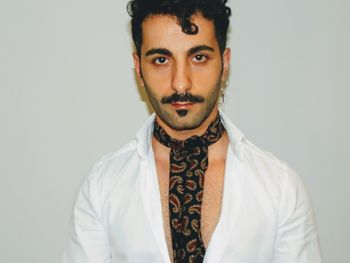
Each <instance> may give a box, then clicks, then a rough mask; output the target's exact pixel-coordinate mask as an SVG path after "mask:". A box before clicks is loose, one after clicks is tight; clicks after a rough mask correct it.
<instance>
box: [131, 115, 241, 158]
mask: <svg viewBox="0 0 350 263" xmlns="http://www.w3.org/2000/svg"><path fill="white" fill-rule="evenodd" d="M219 112H220V117H221V121H222V123H223V125H224V126H225V129H226V131H227V135H228V138H229V141H230V146H231V148H232V150H233V153H234V154H235V156H236V157H238V158H239V159H240V158H241V156H242V147H241V142H242V141H243V139H244V134H243V133H242V132H241V131H240V130H239V129H238V128H237V127H236V126H235V125H234V124H233V123H232V122H231V121H230V120H229V118H228V117H227V116H226V114H225V113H224V112H223V111H222V110H221V109H220V110H219ZM155 116H156V115H155V113H153V114H152V115H151V116H150V117H149V118H148V120H147V121H146V123H145V124H144V126H143V127H142V128H141V129H140V130H139V132H138V133H137V134H136V142H137V145H138V147H137V151H138V154H139V156H140V157H141V158H142V159H144V158H147V156H148V154H149V151H150V149H151V143H152V134H153V123H154V119H155Z"/></svg>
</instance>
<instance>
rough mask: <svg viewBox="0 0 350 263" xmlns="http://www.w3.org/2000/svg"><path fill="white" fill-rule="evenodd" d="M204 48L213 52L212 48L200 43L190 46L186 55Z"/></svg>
mask: <svg viewBox="0 0 350 263" xmlns="http://www.w3.org/2000/svg"><path fill="white" fill-rule="evenodd" d="M204 50H206V51H211V52H214V48H212V47H209V46H207V45H200V46H195V47H193V48H190V50H189V51H188V52H187V55H188V56H191V55H193V54H195V53H197V52H200V51H204Z"/></svg>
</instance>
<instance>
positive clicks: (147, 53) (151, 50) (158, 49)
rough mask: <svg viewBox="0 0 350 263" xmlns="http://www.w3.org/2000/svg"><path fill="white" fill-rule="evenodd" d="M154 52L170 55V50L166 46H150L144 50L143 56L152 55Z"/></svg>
mask: <svg viewBox="0 0 350 263" xmlns="http://www.w3.org/2000/svg"><path fill="white" fill-rule="evenodd" d="M155 54H159V55H164V56H171V55H172V53H171V52H170V50H168V49H166V48H152V49H150V50H148V51H147V52H146V54H145V56H146V57H147V56H152V55H155Z"/></svg>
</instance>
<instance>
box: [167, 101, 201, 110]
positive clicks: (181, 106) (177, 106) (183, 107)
mask: <svg viewBox="0 0 350 263" xmlns="http://www.w3.org/2000/svg"><path fill="white" fill-rule="evenodd" d="M194 104H195V103H194V102H176V103H172V104H171V105H172V106H173V107H174V108H175V109H177V110H187V109H189V108H191V107H192V106H193V105H194Z"/></svg>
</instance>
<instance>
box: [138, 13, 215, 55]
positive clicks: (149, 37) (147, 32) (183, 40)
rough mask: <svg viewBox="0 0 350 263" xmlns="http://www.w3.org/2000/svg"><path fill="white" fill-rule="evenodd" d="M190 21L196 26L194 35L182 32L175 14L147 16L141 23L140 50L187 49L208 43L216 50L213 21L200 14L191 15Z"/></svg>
mask: <svg viewBox="0 0 350 263" xmlns="http://www.w3.org/2000/svg"><path fill="white" fill-rule="evenodd" d="M191 22H192V23H194V24H195V25H197V26H198V33H197V34H195V35H191V34H186V33H184V32H183V31H182V28H181V26H180V25H179V24H178V21H177V18H176V17H175V16H170V15H152V16H149V17H148V18H146V19H145V20H144V21H143V23H142V48H141V52H142V53H144V52H147V50H149V49H152V48H166V49H169V50H170V51H173V52H175V51H187V50H189V49H190V48H192V47H194V46H197V45H208V46H210V47H212V48H213V49H214V50H218V48H219V47H218V43H217V40H216V37H215V28H214V23H213V22H212V21H210V20H208V19H206V18H204V17H203V16H202V15H200V14H195V15H193V16H192V18H191Z"/></svg>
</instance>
